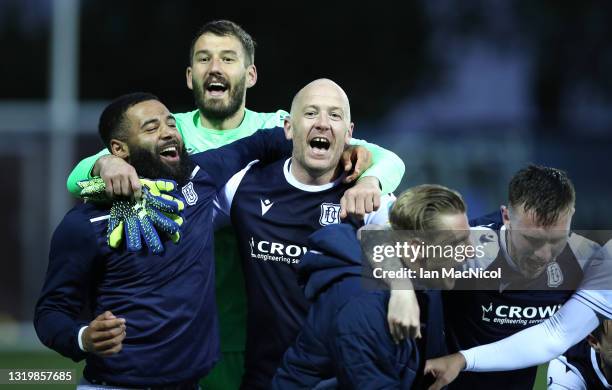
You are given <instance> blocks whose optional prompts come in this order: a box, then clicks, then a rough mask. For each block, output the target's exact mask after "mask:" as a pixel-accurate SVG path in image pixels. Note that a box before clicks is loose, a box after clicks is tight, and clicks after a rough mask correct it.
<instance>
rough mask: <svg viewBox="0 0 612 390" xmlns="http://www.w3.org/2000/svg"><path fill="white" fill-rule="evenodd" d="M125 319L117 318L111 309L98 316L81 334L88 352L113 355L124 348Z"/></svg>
mask: <svg viewBox="0 0 612 390" xmlns="http://www.w3.org/2000/svg"><path fill="white" fill-rule="evenodd" d="M123 339H125V319H123V318H117V317H115V316H114V315H113V313H111V312H110V311H105V312H104V313H102V314H100V315H99V316H97V317H96V318H95V319H94V320H93V321H91V322H90V323H89V326H88V327H87V328H85V330H84V331H83V333H82V334H81V342H82V344H83V348H85V351H86V352H91V353H94V354H96V355H99V356H111V355H114V354H116V353H118V352H119V351H121V348H123V344H122V343H123Z"/></svg>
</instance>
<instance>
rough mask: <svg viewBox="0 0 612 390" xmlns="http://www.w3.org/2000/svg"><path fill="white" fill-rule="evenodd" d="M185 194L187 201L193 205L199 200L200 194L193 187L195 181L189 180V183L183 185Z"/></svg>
mask: <svg viewBox="0 0 612 390" xmlns="http://www.w3.org/2000/svg"><path fill="white" fill-rule="evenodd" d="M181 192H182V193H183V196H184V197H185V201H186V202H187V204H188V205H190V206H193V205H194V204H196V202H197V201H198V194H197V193H196V192H195V190H194V189H193V183H192V182H189V183H187V185H185V186H183V189H182V190H181Z"/></svg>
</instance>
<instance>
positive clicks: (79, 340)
mask: <svg viewBox="0 0 612 390" xmlns="http://www.w3.org/2000/svg"><path fill="white" fill-rule="evenodd" d="M87 328H88V326H87V325H85V326H83V327H81V329H79V334H78V335H77V341H78V342H79V348H80V349H81V351H83V352H87V351H86V350H85V346H84V345H83V340H82V339H81V338H82V337H83V332H85V329H87Z"/></svg>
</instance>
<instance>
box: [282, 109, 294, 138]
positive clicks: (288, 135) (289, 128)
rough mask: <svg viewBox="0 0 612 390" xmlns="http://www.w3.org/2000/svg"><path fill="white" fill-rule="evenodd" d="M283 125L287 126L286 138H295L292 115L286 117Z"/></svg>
mask: <svg viewBox="0 0 612 390" xmlns="http://www.w3.org/2000/svg"><path fill="white" fill-rule="evenodd" d="M283 127H284V128H285V138H287V139H288V140H292V139H293V127H292V126H291V116H289V115H287V116H286V117H285V121H284V122H283Z"/></svg>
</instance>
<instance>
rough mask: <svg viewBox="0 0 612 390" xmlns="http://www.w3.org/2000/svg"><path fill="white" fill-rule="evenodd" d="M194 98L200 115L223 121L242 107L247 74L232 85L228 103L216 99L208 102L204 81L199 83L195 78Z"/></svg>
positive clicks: (211, 119)
mask: <svg viewBox="0 0 612 390" xmlns="http://www.w3.org/2000/svg"><path fill="white" fill-rule="evenodd" d="M193 81H194V83H193V98H194V99H195V102H196V105H197V106H198V110H199V111H200V115H202V116H203V117H205V118H206V119H208V120H210V121H222V120H225V119H227V118H229V117H231V116H232V115H234V114H235V113H237V112H238V110H239V109H240V107H241V106H242V101H243V99H244V91H245V89H246V87H245V81H246V74H245V75H244V76H243V77H242V78H241V79H240V80H238V82H237V83H236V84H235V85H234V84H232V85H231V88H230V95H229V102H228V104H227V105H224V104H223V102H220V101H216V100H213V99H211V101H210V102H208V103H207V102H206V101H205V99H204V94H205V92H206V91H205V90H204V82H202V83H197V82H195V80H193Z"/></svg>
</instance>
